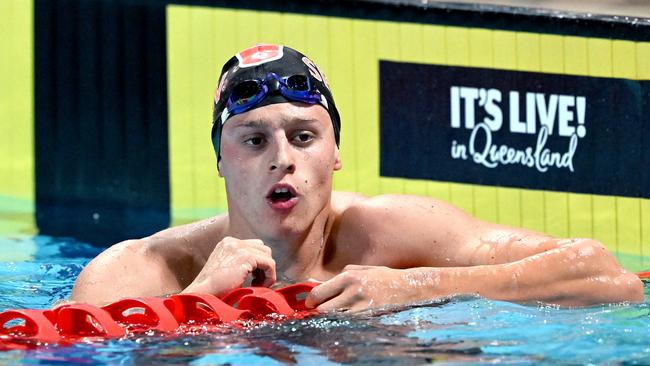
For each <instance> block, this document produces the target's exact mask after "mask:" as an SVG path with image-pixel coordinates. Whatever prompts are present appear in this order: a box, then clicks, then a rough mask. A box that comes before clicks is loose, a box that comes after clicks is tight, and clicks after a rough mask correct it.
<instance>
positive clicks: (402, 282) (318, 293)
mask: <svg viewBox="0 0 650 366" xmlns="http://www.w3.org/2000/svg"><path fill="white" fill-rule="evenodd" d="M411 271H412V270H402V269H393V268H388V267H380V266H357V265H348V266H346V267H345V268H344V269H343V272H341V273H340V274H338V275H337V276H335V277H334V278H332V279H330V280H329V281H326V282H324V283H323V284H321V285H319V286H317V287H315V288H314V289H313V290H312V291H311V293H310V294H309V296H308V297H307V300H306V305H307V307H309V308H314V307H315V308H317V309H318V310H319V311H322V312H324V311H330V310H340V311H360V310H365V309H368V308H375V307H380V306H383V305H397V304H407V303H412V302H415V301H418V300H422V294H421V293H420V291H418V288H421V286H418V284H417V283H413V281H414V280H416V279H415V278H414V276H412V273H410V272H411ZM415 277H418V276H415ZM416 281H417V280H416ZM428 295H429V297H430V296H431V294H428Z"/></svg>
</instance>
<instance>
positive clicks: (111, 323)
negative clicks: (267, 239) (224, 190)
mask: <svg viewBox="0 0 650 366" xmlns="http://www.w3.org/2000/svg"><path fill="white" fill-rule="evenodd" d="M317 285H319V283H316V282H305V283H298V284H295V285H290V286H287V287H283V288H280V289H278V290H271V289H269V288H266V287H245V288H237V289H234V290H231V291H229V292H227V293H226V294H224V295H223V296H221V297H217V296H214V295H210V294H194V293H188V294H175V295H171V296H169V297H167V298H157V297H135V298H125V299H121V300H118V301H116V302H113V303H110V304H108V305H105V306H101V307H98V306H94V305H89V304H80V303H71V304H63V305H60V306H56V307H54V308H52V309H46V310H34V309H19V310H5V311H3V312H1V313H0V350H3V349H5V350H6V349H25V348H33V347H37V346H40V345H48V344H54V343H56V344H71V343H76V342H82V341H92V340H103V339H109V338H120V337H124V336H127V335H132V334H141V333H145V332H150V331H154V332H158V333H163V334H173V333H176V334H187V333H193V332H205V331H210V330H217V329H219V327H223V326H224V325H229V326H237V325H238V324H244V322H256V321H264V320H269V319H272V320H278V319H282V320H284V319H301V318H305V317H307V316H310V315H314V314H316V313H317V312H316V311H315V310H311V309H307V308H306V307H305V298H306V297H307V295H308V294H309V292H310V291H311V290H312V289H313V288H314V287H316V286H317Z"/></svg>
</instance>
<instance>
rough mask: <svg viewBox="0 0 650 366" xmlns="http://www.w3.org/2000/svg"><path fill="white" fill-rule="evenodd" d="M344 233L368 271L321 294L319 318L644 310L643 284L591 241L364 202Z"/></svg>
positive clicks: (440, 206) (447, 210)
mask: <svg viewBox="0 0 650 366" xmlns="http://www.w3.org/2000/svg"><path fill="white" fill-rule="evenodd" d="M354 227H357V228H358V227H363V228H364V230H363V231H360V230H358V229H356V230H355V229H354ZM339 232H340V234H339V235H340V236H345V235H349V236H350V237H351V238H353V241H351V242H350V243H352V242H354V243H356V245H350V247H349V248H348V249H349V250H350V251H351V252H352V254H351V256H350V257H348V260H350V263H363V264H365V265H370V266H361V267H359V266H348V267H346V268H345V270H344V272H343V273H341V274H340V275H338V276H336V277H334V278H333V279H332V280H330V281H328V282H326V283H324V284H323V285H321V286H319V287H317V288H315V289H314V291H313V292H312V295H311V296H310V298H309V304H310V305H313V306H319V309H321V310H327V309H334V308H347V309H354V310H358V309H362V308H365V307H368V306H379V305H382V304H398V303H408V302H414V301H424V300H427V299H433V298H437V297H443V296H448V295H453V294H479V295H482V296H485V297H488V298H492V299H500V300H509V301H518V302H527V301H543V302H548V303H554V304H560V305H571V306H578V305H591V304H599V303H608V302H620V301H642V300H643V285H642V283H641V281H640V280H639V279H638V278H637V277H636V276H635V275H634V274H632V273H630V272H628V271H626V270H624V269H623V268H621V267H620V265H619V264H618V263H617V262H616V260H615V259H614V258H613V256H612V255H611V254H610V253H609V252H608V251H607V250H606V249H605V248H604V247H603V246H602V245H601V244H600V243H598V242H596V241H594V240H589V239H575V240H566V239H564V240H563V239H555V238H551V237H548V236H546V235H542V234H538V233H534V232H531V231H528V230H523V229H516V228H508V227H504V226H501V225H495V224H490V223H485V222H482V221H480V220H477V219H475V218H473V217H471V216H469V215H467V214H465V213H464V212H462V211H460V210H458V209H456V208H454V207H453V206H450V205H448V204H445V203H442V202H438V201H435V200H431V199H427V198H420V197H412V196H383V197H376V198H373V199H370V200H367V201H366V202H364V203H363V204H361V205H357V206H355V207H351V208H350V209H349V210H348V211H346V213H344V214H343V217H342V218H341V228H340V230H339ZM368 253H377V254H374V255H368ZM354 258H360V259H361V260H360V261H354ZM384 265H386V266H389V267H391V268H388V267H376V266H384ZM391 288H393V289H396V290H395V291H390V289H391ZM397 289H399V290H397Z"/></svg>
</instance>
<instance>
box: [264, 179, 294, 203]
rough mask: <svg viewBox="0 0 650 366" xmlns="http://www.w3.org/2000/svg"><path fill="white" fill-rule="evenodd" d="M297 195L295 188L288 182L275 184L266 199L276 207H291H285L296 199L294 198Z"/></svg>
mask: <svg viewBox="0 0 650 366" xmlns="http://www.w3.org/2000/svg"><path fill="white" fill-rule="evenodd" d="M296 196H297V194H296V191H295V189H294V188H293V187H292V186H290V185H288V184H276V185H274V186H273V188H272V189H271V191H270V192H269V194H268V195H267V196H266V199H267V200H268V202H269V203H270V204H271V206H272V207H275V208H289V207H285V206H287V204H289V203H291V202H293V201H295V200H293V198H295V197H296Z"/></svg>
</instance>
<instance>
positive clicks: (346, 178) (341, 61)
mask: <svg viewBox="0 0 650 366" xmlns="http://www.w3.org/2000/svg"><path fill="white" fill-rule="evenodd" d="M328 25H329V26H328V29H329V33H330V39H332V40H336V43H335V44H334V43H333V44H330V48H329V50H330V57H331V58H332V60H336V62H330V65H329V67H330V68H329V70H330V71H329V72H330V74H329V79H330V82H331V83H332V85H334V91H335V93H336V98H337V99H336V106H337V108H338V111H339V114H340V115H341V119H342V120H344V121H352V118H353V116H354V115H355V105H354V93H355V90H356V88H357V87H360V86H357V85H351V83H350V80H354V74H355V71H356V68H357V65H353V64H352V63H351V62H350V60H352V59H353V53H352V39H351V37H350V34H351V32H352V20H350V19H342V18H329V20H328ZM336 85H339V86H338V87H337V86H336ZM348 126H350V128H343V129H342V130H341V150H340V156H341V160H342V162H343V169H342V170H341V171H340V172H338V173H337V174H335V175H334V187H335V189H337V190H344V191H356V190H357V186H356V183H357V182H356V175H357V162H356V156H357V154H358V151H357V146H356V145H355V141H356V138H357V137H356V130H355V128H354V127H353V125H352V123H349V124H348Z"/></svg>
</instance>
